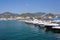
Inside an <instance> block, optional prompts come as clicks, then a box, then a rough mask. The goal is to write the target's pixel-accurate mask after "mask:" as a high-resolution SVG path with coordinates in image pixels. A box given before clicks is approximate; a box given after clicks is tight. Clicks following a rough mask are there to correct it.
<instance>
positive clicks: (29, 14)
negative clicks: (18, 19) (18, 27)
mask: <svg viewBox="0 0 60 40" xmlns="http://www.w3.org/2000/svg"><path fill="white" fill-rule="evenodd" d="M44 14H46V13H42V12H37V13H24V14H21V15H20V16H23V17H26V16H29V17H35V16H42V15H44Z"/></svg>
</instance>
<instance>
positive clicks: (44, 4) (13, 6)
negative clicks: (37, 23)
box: [0, 0, 60, 13]
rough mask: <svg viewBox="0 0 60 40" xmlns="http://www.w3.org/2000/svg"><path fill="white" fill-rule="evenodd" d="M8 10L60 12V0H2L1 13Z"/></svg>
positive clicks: (0, 2)
mask: <svg viewBox="0 0 60 40" xmlns="http://www.w3.org/2000/svg"><path fill="white" fill-rule="evenodd" d="M6 11H9V12H13V13H26V12H46V13H49V12H51V13H60V0H0V13H2V12H6Z"/></svg>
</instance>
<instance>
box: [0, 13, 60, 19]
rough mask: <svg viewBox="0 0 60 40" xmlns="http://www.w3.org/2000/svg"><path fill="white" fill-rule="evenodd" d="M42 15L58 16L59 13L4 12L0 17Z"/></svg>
mask: <svg viewBox="0 0 60 40" xmlns="http://www.w3.org/2000/svg"><path fill="white" fill-rule="evenodd" d="M42 15H44V17H49V16H52V17H55V16H59V17H60V14H53V13H48V14H47V13H43V12H37V13H22V14H15V13H11V12H4V13H1V14H0V18H10V17H13V18H14V17H27V16H28V17H41V16H42Z"/></svg>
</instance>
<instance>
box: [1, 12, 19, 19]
mask: <svg viewBox="0 0 60 40" xmlns="http://www.w3.org/2000/svg"><path fill="white" fill-rule="evenodd" d="M17 16H20V15H19V14H14V13H11V12H4V13H1V14H0V18H10V17H17Z"/></svg>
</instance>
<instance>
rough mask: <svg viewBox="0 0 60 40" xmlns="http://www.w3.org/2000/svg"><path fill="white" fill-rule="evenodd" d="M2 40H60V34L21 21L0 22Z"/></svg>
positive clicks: (0, 38)
mask: <svg viewBox="0 0 60 40" xmlns="http://www.w3.org/2000/svg"><path fill="white" fill-rule="evenodd" d="M0 40H60V33H53V32H51V31H49V32H47V31H46V30H45V29H43V28H40V27H39V26H35V25H30V24H26V23H24V22H21V21H13V20H12V21H0Z"/></svg>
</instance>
